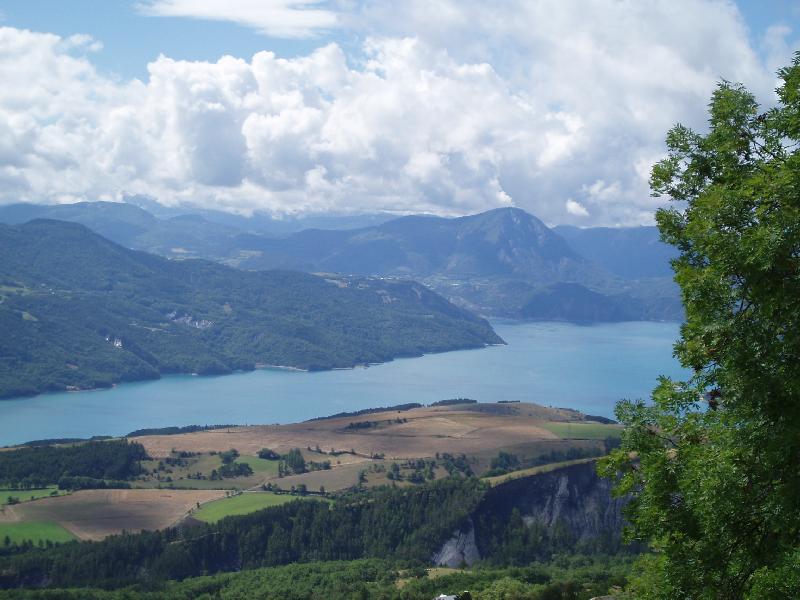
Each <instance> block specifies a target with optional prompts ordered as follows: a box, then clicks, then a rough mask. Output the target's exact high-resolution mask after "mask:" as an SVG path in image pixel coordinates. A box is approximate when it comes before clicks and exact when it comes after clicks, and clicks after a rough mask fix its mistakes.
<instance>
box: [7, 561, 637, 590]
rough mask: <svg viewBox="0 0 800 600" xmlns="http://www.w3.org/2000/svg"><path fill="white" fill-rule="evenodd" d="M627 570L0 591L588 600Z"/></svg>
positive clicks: (388, 571) (381, 567) (298, 567)
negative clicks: (468, 596)
mask: <svg viewBox="0 0 800 600" xmlns="http://www.w3.org/2000/svg"><path fill="white" fill-rule="evenodd" d="M629 562H630V559H629V558H628V557H607V556H602V555H597V556H591V557H588V556H559V557H557V558H556V559H554V560H553V561H550V562H549V563H532V564H528V565H526V566H525V567H505V568H497V567H494V568H491V567H482V568H476V569H472V570H469V571H464V572H457V571H453V572H451V573H448V574H444V575H443V576H440V577H433V576H429V575H428V573H427V571H426V570H425V569H424V568H423V567H422V565H420V564H419V563H414V562H409V561H395V560H384V559H359V560H354V561H332V562H313V563H301V564H293V565H287V566H281V567H270V568H261V569H256V570H253V571H245V572H241V573H231V574H221V575H214V576H207V577H198V578H191V579H186V580H184V581H181V582H173V581H171V582H162V583H158V582H150V583H148V584H147V585H142V584H139V585H135V586H133V587H129V588H127V589H119V590H106V589H98V588H95V589H87V588H82V589H73V590H68V589H67V590H65V589H37V590H30V589H29V590H19V589H15V590H5V591H3V590H0V599H3V600H5V599H9V600H10V599H11V598H14V599H15V600H55V599H59V600H138V599H141V600H161V599H169V600H212V599H223V600H227V599H231V600H232V599H234V598H236V599H239V598H260V599H262V600H315V599H318V598H337V599H338V598H347V599H348V600H350V599H355V600H369V599H378V600H430V599H431V598H434V597H436V596H437V595H439V594H440V593H448V594H461V593H463V592H464V591H469V592H470V596H471V597H472V598H474V599H475V600H484V599H485V600H501V599H502V600H512V599H513V600H589V599H590V598H594V597H597V596H601V595H604V594H605V593H606V592H608V591H609V590H610V589H619V586H622V585H624V583H625V581H626V573H627V571H628V570H629V568H630V565H629ZM464 598H466V596H464Z"/></svg>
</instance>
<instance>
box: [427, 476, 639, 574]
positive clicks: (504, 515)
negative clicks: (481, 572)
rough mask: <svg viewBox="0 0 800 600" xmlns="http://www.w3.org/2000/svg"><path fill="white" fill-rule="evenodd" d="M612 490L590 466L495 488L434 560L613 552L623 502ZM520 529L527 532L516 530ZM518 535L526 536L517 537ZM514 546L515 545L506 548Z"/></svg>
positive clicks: (452, 561) (451, 563)
mask: <svg viewBox="0 0 800 600" xmlns="http://www.w3.org/2000/svg"><path fill="white" fill-rule="evenodd" d="M612 487H613V483H612V482H611V481H609V480H607V479H602V478H600V477H599V476H598V475H597V473H596V471H595V463H594V462H590V463H584V464H578V465H571V466H568V467H564V468H561V469H557V470H554V471H551V472H549V473H542V474H539V475H533V476H531V477H525V478H520V479H515V480H512V481H509V482H507V483H504V484H502V485H498V486H496V487H494V488H492V489H491V490H489V491H488V492H487V493H486V496H485V497H484V498H483V500H482V501H481V503H480V504H479V505H478V507H477V509H476V510H475V511H474V512H473V514H472V515H471V516H470V519H469V521H468V523H467V525H465V527H464V528H463V529H462V530H460V531H456V532H454V535H453V537H452V538H451V539H449V540H448V541H447V542H446V543H445V544H444V546H443V547H442V548H441V549H440V550H439V552H437V553H436V554H434V556H433V560H434V561H435V562H436V563H437V564H442V565H447V566H451V567H458V566H460V565H462V564H468V565H469V564H472V563H473V562H475V561H476V560H479V559H480V558H491V557H492V556H494V555H496V554H498V553H499V552H504V553H508V552H517V553H518V554H523V555H530V554H531V553H536V552H539V551H541V552H542V553H546V552H548V551H550V550H552V549H563V550H566V549H569V550H573V551H574V550H583V551H590V552H591V551H606V552H608V551H611V552H613V551H615V550H617V549H619V547H620V545H621V542H620V540H621V532H622V525H623V517H622V507H623V506H624V505H625V502H626V501H625V499H620V498H613V497H612V495H611V488H612ZM519 528H525V529H527V530H528V531H525V532H518V531H515V529H519ZM522 533H524V534H526V535H520V536H518V535H517V534H522ZM520 538H524V540H523V541H521V540H520ZM512 544H516V546H515V547H514V548H512V549H509V546H510V545H512Z"/></svg>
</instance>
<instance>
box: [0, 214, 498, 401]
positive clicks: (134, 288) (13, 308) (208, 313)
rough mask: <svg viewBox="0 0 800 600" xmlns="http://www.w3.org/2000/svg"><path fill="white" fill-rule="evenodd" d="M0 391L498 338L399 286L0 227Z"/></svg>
mask: <svg viewBox="0 0 800 600" xmlns="http://www.w3.org/2000/svg"><path fill="white" fill-rule="evenodd" d="M0 330H2V331H3V336H2V337H0V397H2V396H14V395H22V394H34V393H38V392H43V391H48V390H63V389H69V388H92V387H101V386H109V385H111V384H112V383H114V382H117V381H130V380H136V379H145V378H156V377H159V376H160V375H161V374H163V373H178V372H186V373H192V372H195V373H229V372H231V371H232V370H236V369H252V368H254V367H256V366H257V365H259V364H265V365H266V364H269V365H283V366H291V367H297V368H302V369H328V368H333V367H349V366H353V365H355V364H360V363H372V362H381V361H386V360H390V359H392V358H395V357H399V356H414V355H419V354H422V353H425V352H439V351H446V350H453V349H459V348H475V347H481V346H484V345H486V344H491V343H500V342H501V341H502V340H500V338H499V337H498V336H497V335H496V334H495V333H494V332H493V331H492V328H491V326H490V325H489V324H488V323H487V322H486V321H484V320H483V319H480V318H478V317H475V316H474V315H472V314H470V313H468V312H467V311H464V310H462V309H460V308H457V307H455V306H453V305H452V304H450V303H449V302H447V301H446V300H444V299H443V298H441V297H440V296H438V295H437V294H435V293H433V292H431V291H429V290H428V289H426V288H425V287H424V286H422V285H419V284H416V283H413V282H410V281H402V282H400V281H384V280H376V279H368V278H328V279H323V278H321V277H316V276H313V275H308V274H303V273H295V272H287V271H271V272H244V271H239V270H236V269H233V268H230V267H225V266H223V265H219V264H216V263H212V262H207V261H201V260H189V261H170V260H167V259H164V258H161V257H157V256H153V255H149V254H145V253H142V252H135V251H131V250H127V249H125V248H122V247H121V246H118V245H116V244H114V243H112V242H110V241H108V240H106V239H104V238H102V237H100V236H98V235H96V234H94V233H92V232H91V231H89V230H88V229H87V228H85V227H83V226H81V225H77V224H74V223H66V222H61V221H46V220H40V221H32V222H29V223H27V224H25V225H20V226H15V227H9V226H0Z"/></svg>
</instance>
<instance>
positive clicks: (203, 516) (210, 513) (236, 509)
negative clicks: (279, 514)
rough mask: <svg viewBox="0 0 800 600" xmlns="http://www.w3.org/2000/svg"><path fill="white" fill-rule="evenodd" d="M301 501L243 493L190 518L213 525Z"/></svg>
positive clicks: (255, 493) (200, 511)
mask: <svg viewBox="0 0 800 600" xmlns="http://www.w3.org/2000/svg"><path fill="white" fill-rule="evenodd" d="M305 498H310V499H315V500H320V498H319V497H317V496H306V497H305ZM298 499H301V497H300V496H291V495H289V494H273V493H271V492H244V493H242V494H239V495H238V496H233V497H231V498H223V499H221V500H214V501H213V502H209V503H207V504H205V505H203V506H202V507H201V508H200V509H198V510H196V511H195V512H193V513H192V517H194V518H195V519H198V520H200V521H205V522H206V523H215V522H217V521H219V520H220V519H223V518H225V517H230V516H233V515H246V514H248V513H251V512H255V511H257V510H261V509H262V508H269V507H270V506H278V505H280V504H286V503H287V502H292V501H293V500H298Z"/></svg>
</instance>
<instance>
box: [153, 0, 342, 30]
mask: <svg viewBox="0 0 800 600" xmlns="http://www.w3.org/2000/svg"><path fill="white" fill-rule="evenodd" d="M321 4H323V2H322V0H145V1H143V2H141V3H140V4H139V5H138V9H139V11H140V12H141V13H142V14H145V15H149V16H154V17H191V18H195V19H205V20H212V21H230V22H233V23H237V24H239V25H244V26H246V27H251V28H253V29H256V30H257V31H259V32H261V33H263V34H264V35H268V36H272V37H280V38H307V37H313V36H315V35H318V34H320V33H323V32H325V31H327V30H330V29H333V28H334V27H336V26H337V17H336V13H335V12H333V11H331V10H327V9H324V8H319V6H320V5H321Z"/></svg>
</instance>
